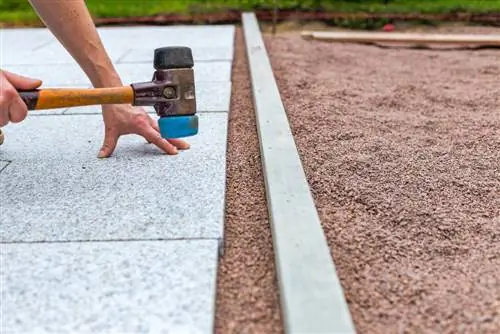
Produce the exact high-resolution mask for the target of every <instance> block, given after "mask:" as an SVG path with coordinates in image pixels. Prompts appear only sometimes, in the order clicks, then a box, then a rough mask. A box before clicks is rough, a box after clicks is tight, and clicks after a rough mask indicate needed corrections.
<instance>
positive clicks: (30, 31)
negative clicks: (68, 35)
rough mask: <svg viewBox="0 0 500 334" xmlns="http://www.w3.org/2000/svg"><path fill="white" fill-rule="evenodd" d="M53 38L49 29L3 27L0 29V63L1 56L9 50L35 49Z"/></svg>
mask: <svg viewBox="0 0 500 334" xmlns="http://www.w3.org/2000/svg"><path fill="white" fill-rule="evenodd" d="M53 40H54V38H53V36H52V34H51V33H50V31H49V30H47V29H44V28H42V29H40V28H5V29H0V64H2V62H1V57H2V56H3V55H5V54H6V53H7V52H8V51H10V50H17V51H18V52H21V51H32V50H36V49H38V48H40V47H42V46H44V45H46V44H47V43H50V42H51V41H53Z"/></svg>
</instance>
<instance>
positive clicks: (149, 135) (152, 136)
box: [139, 126, 177, 155]
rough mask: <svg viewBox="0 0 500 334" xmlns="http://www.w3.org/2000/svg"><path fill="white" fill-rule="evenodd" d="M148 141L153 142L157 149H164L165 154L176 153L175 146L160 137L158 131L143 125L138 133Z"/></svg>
mask: <svg viewBox="0 0 500 334" xmlns="http://www.w3.org/2000/svg"><path fill="white" fill-rule="evenodd" d="M139 134H140V135H141V136H143V137H144V138H145V139H146V140H147V141H148V142H150V143H152V144H155V145H156V146H158V148H159V149H161V150H163V151H165V152H166V153H167V154H171V155H174V154H177V148H176V147H175V146H173V145H172V144H170V143H169V142H168V141H167V140H165V139H164V138H162V136H161V135H160V133H159V132H158V131H156V130H155V129H154V128H153V127H151V126H149V127H143V128H142V129H141V130H140V133H139Z"/></svg>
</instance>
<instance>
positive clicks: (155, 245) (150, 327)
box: [0, 240, 218, 333]
mask: <svg viewBox="0 0 500 334" xmlns="http://www.w3.org/2000/svg"><path fill="white" fill-rule="evenodd" d="M1 247H2V252H1V253H0V258H1V263H2V271H1V281H2V284H0V292H1V296H2V302H1V303H0V308H1V310H0V314H2V328H3V331H5V332H6V333H7V332H8V333H40V332H44V333H47V332H49V333H56V332H57V333H74V332H76V333H210V332H211V330H212V327H213V316H212V313H213V309H214V302H213V291H214V286H215V274H216V266H217V247H218V245H217V242H216V241H213V240H197V241H146V242H113V243H103V242H98V243H92V242H83V243H82V242H78V243H51V244H43V243H38V244H37V243H35V244H8V245H2V246H1Z"/></svg>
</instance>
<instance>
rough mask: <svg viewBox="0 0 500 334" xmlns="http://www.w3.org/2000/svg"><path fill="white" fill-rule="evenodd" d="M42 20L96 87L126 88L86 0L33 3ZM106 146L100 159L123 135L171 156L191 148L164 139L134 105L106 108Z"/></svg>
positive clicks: (104, 115) (38, 0)
mask: <svg viewBox="0 0 500 334" xmlns="http://www.w3.org/2000/svg"><path fill="white" fill-rule="evenodd" d="M29 1H30V3H31V6H32V7H33V8H34V10H35V11H36V12H37V13H38V15H39V17H40V19H41V20H42V21H43V22H44V24H45V25H46V26H47V28H48V29H49V30H50V31H51V32H52V33H53V34H54V36H55V37H56V38H57V39H58V40H59V42H60V43H61V44H62V45H63V46H64V48H65V49H66V50H67V51H68V52H69V53H70V54H71V56H72V57H73V59H75V61H76V62H77V63H78V64H79V65H80V67H81V68H82V70H83V71H84V72H85V74H86V75H87V77H88V78H89V80H90V82H91V83H92V85H93V86H94V87H96V88H100V87H116V86H122V85H123V83H122V81H121V79H120V76H119V75H118V73H117V71H116V69H115V67H114V66H113V63H112V61H111V59H110V57H109V56H108V54H107V52H106V50H105V48H104V45H103V43H102V41H101V38H100V36H99V34H98V32H97V29H96V27H95V24H94V22H93V20H92V17H91V16H90V13H89V11H88V9H87V6H86V4H85V1H84V0H72V1H67V0H29ZM102 112H103V119H104V123H105V135H104V142H103V145H102V147H101V149H100V151H99V155H98V156H99V157H109V156H110V155H111V154H112V153H113V151H114V149H115V147H116V145H117V142H118V139H119V137H120V136H122V135H127V134H138V135H141V136H143V137H144V138H145V139H146V140H147V141H148V142H151V143H153V144H155V145H156V146H158V147H159V148H160V149H162V150H163V151H165V152H166V153H168V154H176V153H177V149H187V148H189V144H188V143H186V142H184V141H182V140H178V139H169V140H165V139H164V138H162V137H161V135H160V132H159V128H158V125H157V124H156V122H155V121H154V120H153V119H152V118H151V117H150V116H149V115H148V114H147V113H146V112H145V111H144V110H143V109H142V108H136V107H132V106H130V105H103V106H102Z"/></svg>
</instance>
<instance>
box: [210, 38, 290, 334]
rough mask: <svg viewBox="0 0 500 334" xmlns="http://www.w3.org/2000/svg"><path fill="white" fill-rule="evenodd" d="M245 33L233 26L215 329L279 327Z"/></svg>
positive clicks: (243, 333)
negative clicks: (232, 63)
mask: <svg viewBox="0 0 500 334" xmlns="http://www.w3.org/2000/svg"><path fill="white" fill-rule="evenodd" d="M243 38H244V37H243V34H242V32H241V30H240V29H237V31H236V41H235V49H236V51H235V59H234V65H233V70H232V71H233V72H232V81H233V88H232V98H231V111H230V116H229V143H228V153H227V159H228V160H227V161H228V169H227V199H226V200H227V205H226V223H225V238H224V239H225V240H224V242H225V254H224V256H223V258H222V260H221V262H220V265H219V274H218V275H219V277H218V287H217V289H218V291H217V305H216V332H217V333H221V334H225V333H235V334H236V333H237V334H247V333H248V334H250V333H266V334H273V333H281V332H282V330H283V329H282V326H281V318H280V308H279V298H278V289H277V285H276V272H275V268H274V255H273V248H272V238H271V230H270V226H269V221H268V215H267V206H266V198H265V190H264V179H263V175H262V169H261V161H260V153H259V141H258V137H257V129H256V125H255V124H256V123H255V112H254V109H253V103H252V91H251V87H250V78H249V72H248V65H247V64H248V63H247V59H246V52H245V45H244V39H243Z"/></svg>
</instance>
